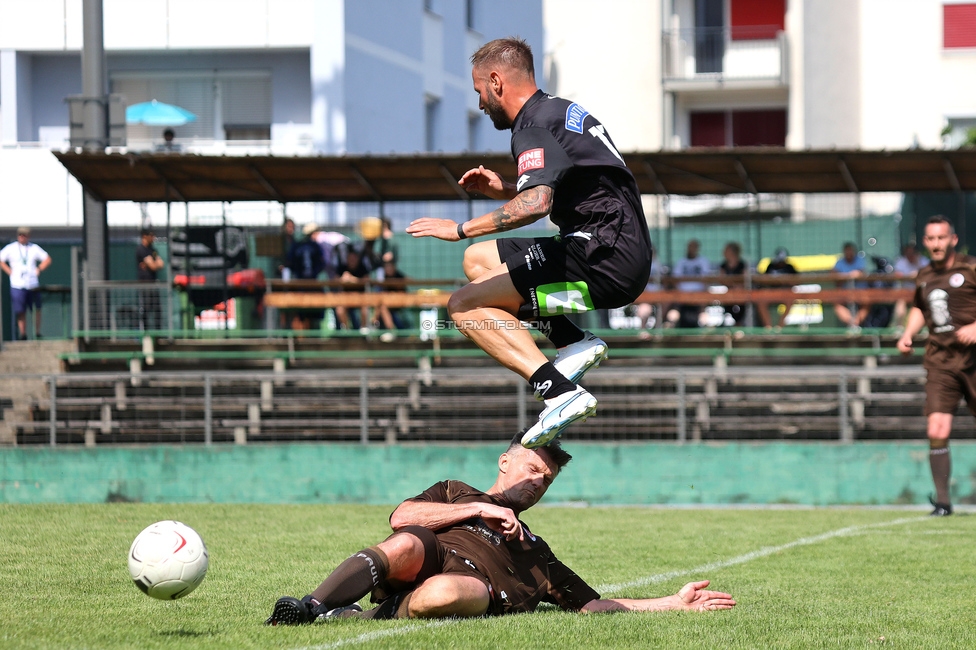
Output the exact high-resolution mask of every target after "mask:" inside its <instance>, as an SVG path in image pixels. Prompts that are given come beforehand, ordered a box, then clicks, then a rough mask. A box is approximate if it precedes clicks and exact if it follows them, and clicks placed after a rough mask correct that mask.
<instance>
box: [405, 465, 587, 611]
mask: <svg viewBox="0 0 976 650" xmlns="http://www.w3.org/2000/svg"><path fill="white" fill-rule="evenodd" d="M408 500H409V501H427V502H433V503H474V502H481V503H492V504H495V505H498V506H502V507H506V508H508V507H510V506H509V505H508V504H507V503H505V502H504V501H502V500H501V499H497V498H495V497H493V496H491V495H489V494H485V493H484V492H482V491H480V490H477V489H475V488H473V487H471V486H470V485H467V484H465V483H462V482H461V481H441V482H440V483H436V484H434V485H432V486H431V487H429V488H427V489H426V490H424V492H423V493H422V494H419V495H417V496H416V497H414V498H412V499H408ZM519 523H521V524H522V532H523V534H524V535H525V539H524V540H518V539H515V540H511V541H509V540H506V539H505V538H504V537H503V536H502V535H501V534H500V533H498V532H496V531H494V530H492V529H491V528H489V527H488V525H487V524H486V523H485V521H484V520H483V519H481V518H480V517H478V518H473V519H468V520H467V521H462V522H460V523H458V524H455V525H453V526H449V527H447V528H443V529H441V530H438V531H435V533H436V534H437V540H438V541H439V542H440V543H441V545H442V546H443V547H444V551H445V553H447V554H449V555H450V554H453V555H455V556H456V557H458V558H459V559H461V560H462V561H463V562H464V564H465V565H466V566H468V567H470V568H471V569H472V570H473V571H476V572H477V573H479V574H481V575H483V576H484V577H485V578H487V582H488V584H489V589H490V591H491V599H492V604H491V608H490V611H491V613H493V614H496V615H497V614H509V613H516V612H530V611H532V610H534V609H535V608H536V605H538V604H539V603H540V602H541V601H546V602H550V603H553V604H555V605H558V606H560V607H562V608H563V609H568V610H579V609H580V608H582V607H583V605H585V604H586V603H588V602H590V601H591V600H595V599H597V598H599V597H600V594H598V593H597V592H596V591H595V590H594V589H593V588H592V587H590V586H589V585H588V584H586V582H584V581H583V579H582V578H580V577H579V576H577V575H576V574H575V573H574V572H573V571H572V570H571V569H569V567H567V566H566V565H565V564H563V563H562V562H560V561H559V560H558V559H556V556H555V555H554V554H553V552H552V550H551V549H550V548H549V545H548V544H547V543H546V542H545V541H543V539H542V538H541V537H537V536H536V535H533V534H532V532H531V531H530V530H529V527H528V526H526V525H525V523H524V522H522V521H521V520H520V521H519Z"/></svg>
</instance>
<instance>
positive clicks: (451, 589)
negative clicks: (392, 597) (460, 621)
mask: <svg viewBox="0 0 976 650" xmlns="http://www.w3.org/2000/svg"><path fill="white" fill-rule="evenodd" d="M409 598H410V600H409V601H408V602H406V604H405V607H404V606H403V605H401V607H404V608H405V609H406V613H407V615H408V616H409V617H410V618H445V617H448V616H459V617H471V616H482V615H483V614H484V613H485V612H487V611H488V605H489V602H490V600H489V595H488V587H486V586H485V583H483V582H482V581H481V580H479V579H477V578H475V577H473V576H466V575H459V574H446V573H442V574H439V575H436V576H433V577H431V578H428V579H427V580H425V581H424V583H423V584H422V585H420V586H419V587H417V588H416V589H415V590H414V591H413V593H412V594H410V596H409ZM401 611H403V610H402V609H401Z"/></svg>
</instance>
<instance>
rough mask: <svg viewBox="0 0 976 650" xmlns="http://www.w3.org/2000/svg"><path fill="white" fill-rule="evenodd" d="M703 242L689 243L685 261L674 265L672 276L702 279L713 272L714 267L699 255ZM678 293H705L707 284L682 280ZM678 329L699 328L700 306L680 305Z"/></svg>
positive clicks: (691, 241) (678, 285)
mask: <svg viewBox="0 0 976 650" xmlns="http://www.w3.org/2000/svg"><path fill="white" fill-rule="evenodd" d="M700 249H701V242H699V241H698V240H697V239H691V240H689V241H688V244H687V247H686V249H685V257H684V259H681V260H678V262H677V264H675V265H674V271H673V272H672V275H673V276H674V277H676V278H695V277H698V278H701V277H704V276H706V275H709V274H710V273H711V272H712V265H711V263H710V262H709V261H708V259H706V258H705V257H703V256H702V255H700V254H699V250H700ZM677 289H678V291H688V292H691V291H704V290H705V283H704V282H703V281H701V280H682V281H680V282H678V284H677ZM677 311H678V318H677V325H678V327H698V317H699V315H700V314H701V306H700V305H678V308H677Z"/></svg>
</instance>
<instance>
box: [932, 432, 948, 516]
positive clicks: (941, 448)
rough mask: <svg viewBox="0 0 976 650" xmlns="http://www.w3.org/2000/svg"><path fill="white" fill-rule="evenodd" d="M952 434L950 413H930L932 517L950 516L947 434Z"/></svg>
mask: <svg viewBox="0 0 976 650" xmlns="http://www.w3.org/2000/svg"><path fill="white" fill-rule="evenodd" d="M951 432H952V413H930V414H929V417H928V430H927V434H928V438H929V467H930V468H931V469H932V482H933V483H934V484H935V500H934V501H933V502H932V505H933V506H934V510H932V513H931V514H932V515H934V516H937V517H944V516H946V515H951V514H952V498H951V497H950V496H949V478H950V476H951V474H952V460H951V457H950V454H949V434H950V433H951Z"/></svg>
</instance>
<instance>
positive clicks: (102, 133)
mask: <svg viewBox="0 0 976 650" xmlns="http://www.w3.org/2000/svg"><path fill="white" fill-rule="evenodd" d="M82 29H83V42H82V49H81V87H82V96H83V97H84V102H85V104H84V107H85V108H84V134H85V142H84V148H85V151H89V152H104V151H105V146H106V144H107V142H108V106H107V100H108V92H107V91H108V88H107V83H106V77H105V43H104V33H103V18H102V0H83V1H82ZM83 215H84V229H83V235H84V242H83V243H84V251H85V259H86V261H87V267H86V268H87V270H88V279H89V280H94V281H101V280H108V279H109V278H108V214H107V211H106V209H105V202H104V201H101V200H99V199H98V198H97V197H96V196H94V195H92V194H91V193H89V192H88V191H87V190H85V192H84V205H83Z"/></svg>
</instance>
